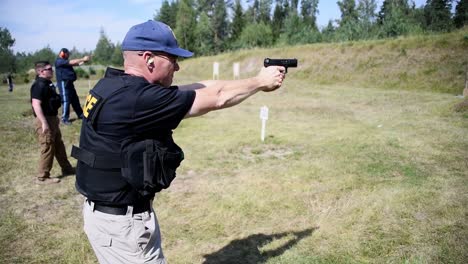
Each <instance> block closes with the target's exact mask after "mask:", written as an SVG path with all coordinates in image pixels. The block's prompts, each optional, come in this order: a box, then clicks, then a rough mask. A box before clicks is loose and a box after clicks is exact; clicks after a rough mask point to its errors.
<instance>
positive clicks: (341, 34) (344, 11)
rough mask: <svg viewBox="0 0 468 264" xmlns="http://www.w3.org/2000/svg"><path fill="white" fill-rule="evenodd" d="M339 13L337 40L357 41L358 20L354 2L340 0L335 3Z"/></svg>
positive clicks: (351, 0)
mask: <svg viewBox="0 0 468 264" xmlns="http://www.w3.org/2000/svg"><path fill="white" fill-rule="evenodd" d="M337 4H338V7H339V8H340V11H341V19H340V21H339V27H338V30H337V32H336V34H337V35H336V36H337V37H338V39H339V40H356V39H359V30H358V29H359V28H358V27H359V20H358V11H357V9H356V2H355V1H354V0H342V1H338V2H337Z"/></svg>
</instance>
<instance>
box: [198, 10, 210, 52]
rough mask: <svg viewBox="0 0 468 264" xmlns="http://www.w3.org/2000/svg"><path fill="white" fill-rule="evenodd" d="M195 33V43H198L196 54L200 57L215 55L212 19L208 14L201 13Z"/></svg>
mask: <svg viewBox="0 0 468 264" xmlns="http://www.w3.org/2000/svg"><path fill="white" fill-rule="evenodd" d="M195 33H196V34H195V38H196V41H195V43H197V46H196V48H195V52H196V53H197V54H198V55H210V54H212V53H214V47H213V38H214V34H213V29H212V28H211V23H210V18H209V17H208V15H207V14H206V12H202V13H201V15H200V18H199V19H198V23H197V27H196V29H195Z"/></svg>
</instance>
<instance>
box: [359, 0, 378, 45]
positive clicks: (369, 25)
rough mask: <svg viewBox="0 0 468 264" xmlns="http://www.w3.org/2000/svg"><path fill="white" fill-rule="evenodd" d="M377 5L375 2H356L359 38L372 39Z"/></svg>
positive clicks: (368, 0) (363, 0) (367, 0)
mask: <svg viewBox="0 0 468 264" xmlns="http://www.w3.org/2000/svg"><path fill="white" fill-rule="evenodd" d="M376 9H377V3H376V1H375V0H358V7H357V12H358V20H359V36H360V37H359V38H360V39H368V38H372V37H373V36H374V34H375V32H373V28H374V23H375V20H376Z"/></svg>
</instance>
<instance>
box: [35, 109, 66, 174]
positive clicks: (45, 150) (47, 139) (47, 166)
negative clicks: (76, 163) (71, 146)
mask: <svg viewBox="0 0 468 264" xmlns="http://www.w3.org/2000/svg"><path fill="white" fill-rule="evenodd" d="M46 120H47V123H48V124H49V128H50V129H49V131H48V132H46V133H42V123H41V121H40V120H39V118H37V117H36V118H35V120H34V127H35V130H36V136H37V140H38V141H39V145H40V156H39V166H38V170H37V178H49V177H50V170H51V169H52V165H53V163H54V157H55V158H56V159H57V162H58V163H59V165H60V167H61V168H62V171H66V170H70V169H72V166H71V164H70V162H69V161H68V158H67V153H66V150H65V145H64V144H63V141H62V133H61V132H60V128H59V124H60V121H59V119H58V117H56V116H46Z"/></svg>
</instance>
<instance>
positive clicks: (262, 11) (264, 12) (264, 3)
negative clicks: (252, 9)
mask: <svg viewBox="0 0 468 264" xmlns="http://www.w3.org/2000/svg"><path fill="white" fill-rule="evenodd" d="M272 2H273V1H272V0H260V1H259V2H258V21H262V22H264V23H265V24H267V23H270V21H271V17H270V13H271V4H272Z"/></svg>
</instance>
